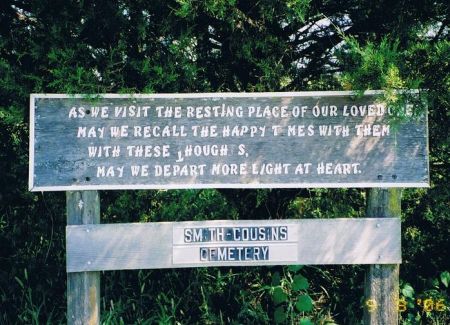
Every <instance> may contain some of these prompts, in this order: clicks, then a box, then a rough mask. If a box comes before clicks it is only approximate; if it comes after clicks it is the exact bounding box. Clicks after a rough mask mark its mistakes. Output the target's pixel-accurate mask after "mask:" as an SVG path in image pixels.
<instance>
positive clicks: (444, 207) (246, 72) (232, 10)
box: [0, 0, 450, 325]
mask: <svg viewBox="0 0 450 325" xmlns="http://www.w3.org/2000/svg"><path fill="white" fill-rule="evenodd" d="M447 7H448V5H447V3H446V2H445V1H442V0H437V1H434V2H433V3H432V4H430V3H429V2H427V1H425V2H415V1H406V2H405V1H391V2H389V3H388V2H374V1H356V0H345V1H340V2H339V3H338V2H333V1H325V2H324V1H312V0H289V1H279V2H274V1H269V0H261V1H258V2H252V1H236V0H199V1H197V0H170V1H148V0H135V1H129V0H119V1H109V0H101V1H97V0H95V1H94V0H91V1H49V0H39V1H36V0H33V1H11V0H5V1H2V3H1V4H0V304H1V308H0V324H14V323H27V324H42V323H44V324H45V323H65V316H66V315H65V296H64V292H65V289H66V287H65V281H66V273H65V267H64V265H65V244H64V243H65V240H64V233H65V231H64V229H65V224H66V221H65V215H64V211H65V198H64V195H63V193H30V192H28V190H27V183H26V182H27V179H28V137H29V131H28V130H29V125H28V120H29V116H28V104H29V103H28V101H29V94H30V93H33V92H49V93H52V92H54V93H72V94H73V93H87V94H96V93H106V92H110V93H115V92H117V93H124V92H125V93H134V92H136V93H155V92H166V93H167V92H168V93H171V92H211V91H225V92H226V91H247V92H251V91H295V90H340V89H353V90H360V91H362V90H365V89H384V90H385V91H386V92H385V98H384V99H383V100H385V101H387V102H388V104H389V105H393V107H394V108H395V107H397V108H400V107H404V105H405V104H406V103H413V104H418V105H416V106H417V107H420V108H423V106H424V105H423V103H422V101H424V100H426V103H427V107H428V111H429V117H428V119H429V135H430V141H429V143H430V168H431V188H429V189H417V190H414V189H407V190H405V191H404V193H403V204H402V209H403V214H402V228H403V231H402V245H403V264H402V265H401V278H402V287H401V292H400V294H401V295H403V298H404V299H405V301H406V302H407V303H408V304H409V305H408V306H409V307H408V309H407V311H406V312H405V313H402V321H403V323H405V324H415V323H420V322H422V323H430V324H431V323H433V322H434V323H436V324H437V323H440V324H444V323H448V320H449V319H450V316H449V310H448V308H447V309H446V310H444V311H439V312H438V311H436V310H433V311H429V312H428V311H424V307H423V306H424V304H423V303H422V305H418V303H417V301H418V299H421V302H423V301H424V300H426V299H433V301H434V306H436V301H439V299H444V300H443V301H444V302H445V304H446V306H447V307H448V305H449V304H448V296H449V291H448V290H449V289H448V283H449V275H448V274H449V273H448V272H449V270H450V265H449V259H448V256H450V253H449V245H448V238H449V237H450V233H449V231H450V215H449V211H450V209H449V205H448V198H449V197H450V188H449V184H450V180H449V173H448V171H449V168H448V161H449V144H450V142H449V134H450V130H449V126H450V121H449V117H450V116H449V115H448V107H449V106H450V92H449V89H450V76H449V62H450V60H449V58H450V57H449V55H450V42H449V41H448V21H449V20H448V11H446V10H447V9H446V8H447ZM337 31H339V32H337ZM409 88H417V89H421V90H426V91H421V92H420V96H419V100H420V102H419V103H417V102H415V100H416V97H414V96H406V95H405V94H404V93H403V94H402V93H399V92H397V91H398V90H404V89H409ZM93 97H94V98H95V95H94V96H93ZM399 111H401V110H400V109H399ZM400 117H401V116H400ZM364 205H365V192H364V191H362V190H360V189H316V190H306V189H263V190H231V189H222V190H186V191H108V192H102V193H101V207H102V212H101V213H102V215H101V218H102V223H113V222H157V221H183V220H206V219H208V220H213V219H217V220H219V219H281V218H335V217H351V218H357V217H363V216H364ZM363 274H364V268H363V267H361V266H321V267H302V266H286V267H265V268H262V267H261V268H221V269H216V268H208V269H206V268H205V269H180V270H164V271H162V270H139V271H124V272H122V271H114V272H104V273H102V291H101V292H102V295H101V297H102V300H101V313H102V323H103V324H132V323H135V324H154V323H161V324H186V323H187V324H272V323H279V324H305V325H307V324H313V323H314V324H334V323H338V324H356V323H360V320H361V318H362V308H360V307H361V306H360V301H359V299H357V298H355V297H362V283H363ZM436 299H437V300H436ZM427 306H428V305H427Z"/></svg>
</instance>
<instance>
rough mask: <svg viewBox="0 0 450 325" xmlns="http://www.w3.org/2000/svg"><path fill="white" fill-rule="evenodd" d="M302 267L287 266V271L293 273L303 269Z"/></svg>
mask: <svg viewBox="0 0 450 325" xmlns="http://www.w3.org/2000/svg"><path fill="white" fill-rule="evenodd" d="M303 266H304V265H289V266H288V270H289V271H291V272H294V273H295V272H298V271H300V270H301V269H303Z"/></svg>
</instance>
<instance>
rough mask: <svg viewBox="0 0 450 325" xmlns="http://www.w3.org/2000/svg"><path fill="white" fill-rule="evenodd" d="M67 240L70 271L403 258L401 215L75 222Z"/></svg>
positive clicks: (376, 261)
mask: <svg viewBox="0 0 450 325" xmlns="http://www.w3.org/2000/svg"><path fill="white" fill-rule="evenodd" d="M66 240H67V272H85V271H100V270H122V269H160V268H181V267H204V266H256V265H295V264H308V265H313V264H316V265H318V264H397V263H400V262H401V246H400V219H399V218H369V219H300V220H257V221H256V220H239V221H234V220H233V221H201V222H175V223H173V222H159V223H134V224H105V225H76V226H67V228H66Z"/></svg>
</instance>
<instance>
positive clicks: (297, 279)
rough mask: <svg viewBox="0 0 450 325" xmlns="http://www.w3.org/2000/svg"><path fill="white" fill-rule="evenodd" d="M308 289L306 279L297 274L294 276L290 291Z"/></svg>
mask: <svg viewBox="0 0 450 325" xmlns="http://www.w3.org/2000/svg"><path fill="white" fill-rule="evenodd" d="M308 287H309V283H308V279H306V278H305V277H304V276H303V275H301V274H297V275H296V276H294V282H292V290H294V291H299V290H306V289H308Z"/></svg>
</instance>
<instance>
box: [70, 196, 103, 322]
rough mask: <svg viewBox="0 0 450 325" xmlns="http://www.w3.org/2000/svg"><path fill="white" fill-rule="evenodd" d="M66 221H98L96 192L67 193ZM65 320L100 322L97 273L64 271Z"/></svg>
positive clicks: (91, 222) (79, 223)
mask: <svg viewBox="0 0 450 325" xmlns="http://www.w3.org/2000/svg"><path fill="white" fill-rule="evenodd" d="M66 201H67V203H66V205H67V224H68V225H83V224H98V223H100V200H99V195H98V192H97V191H83V192H80V191H78V192H67V195H66ZM67 323H68V324H74V325H84V324H89V325H95V324H100V272H76V273H67Z"/></svg>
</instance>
